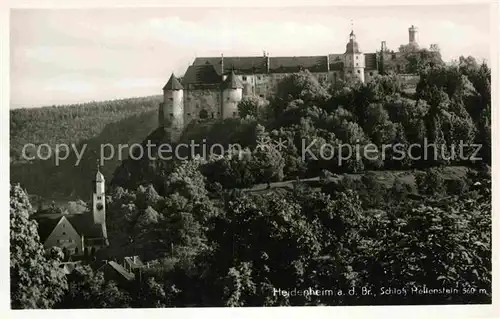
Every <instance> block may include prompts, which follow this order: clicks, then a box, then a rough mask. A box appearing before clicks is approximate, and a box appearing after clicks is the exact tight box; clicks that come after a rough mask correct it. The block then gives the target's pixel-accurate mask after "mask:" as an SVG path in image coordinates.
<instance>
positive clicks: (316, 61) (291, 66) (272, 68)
mask: <svg viewBox="0 0 500 319" xmlns="http://www.w3.org/2000/svg"><path fill="white" fill-rule="evenodd" d="M300 70H309V71H310V72H327V71H328V57H327V56H326V55H317V56H291V57H271V58H269V73H293V72H299V71H300Z"/></svg>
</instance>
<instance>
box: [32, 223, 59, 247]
mask: <svg viewBox="0 0 500 319" xmlns="http://www.w3.org/2000/svg"><path fill="white" fill-rule="evenodd" d="M61 218H62V216H61V217H59V218H37V219H36V222H37V223H38V236H39V237H40V242H41V243H44V242H45V240H47V238H48V237H49V235H50V234H51V233H52V231H53V230H54V228H55V227H56V225H57V224H58V223H59V221H60V220H61Z"/></svg>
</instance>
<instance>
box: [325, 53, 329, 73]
mask: <svg viewBox="0 0 500 319" xmlns="http://www.w3.org/2000/svg"><path fill="white" fill-rule="evenodd" d="M326 71H327V72H330V55H329V54H327V55H326Z"/></svg>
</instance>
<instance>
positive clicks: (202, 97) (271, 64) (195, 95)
mask: <svg viewBox="0 0 500 319" xmlns="http://www.w3.org/2000/svg"><path fill="white" fill-rule="evenodd" d="M408 31H409V45H414V46H418V44H417V28H415V27H414V26H411V27H410V28H409V30H408ZM385 56H386V48H385V41H383V42H382V48H381V51H380V54H377V52H375V53H363V52H362V51H361V49H360V46H359V44H358V42H357V41H356V35H355V34H354V31H351V33H350V34H349V42H348V43H347V45H346V50H345V52H344V53H339V54H328V55H318V56H293V57H292V56H289V57H270V56H269V55H268V54H267V53H265V52H264V54H263V55H262V56H245V57H225V56H224V55H221V56H220V57H198V58H196V59H195V60H194V62H193V64H192V65H190V66H189V67H188V68H187V70H186V72H185V74H184V77H183V78H182V81H179V79H177V78H176V77H175V75H174V74H172V75H171V76H170V79H169V80H168V82H167V84H166V85H165V86H164V87H163V103H160V108H159V112H158V113H159V114H158V124H159V127H165V126H166V125H167V123H170V124H171V125H170V132H171V138H172V140H174V141H176V140H178V138H179V137H180V135H181V133H182V130H183V129H184V127H185V126H186V125H188V124H189V123H190V122H191V121H193V120H195V119H198V120H203V119H209V118H222V119H226V118H232V117H237V116H238V103H239V102H240V101H241V100H242V98H243V97H244V96H259V97H262V98H266V97H269V96H272V95H273V93H274V91H275V89H276V87H277V84H278V82H279V81H280V80H281V79H282V78H284V77H286V76H287V75H289V74H292V73H296V72H299V71H301V70H308V71H309V72H311V73H312V74H313V75H314V76H316V77H317V78H318V80H319V81H321V82H330V83H335V82H336V81H338V80H339V79H346V78H349V77H351V78H356V79H358V80H359V81H361V82H365V81H370V79H372V78H373V77H374V76H375V75H377V74H378V73H379V71H380V64H382V63H383V60H384V59H385V58H386V57H385ZM392 58H393V59H394V58H395V53H392ZM181 82H182V83H181Z"/></svg>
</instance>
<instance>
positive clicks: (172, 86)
mask: <svg viewBox="0 0 500 319" xmlns="http://www.w3.org/2000/svg"><path fill="white" fill-rule="evenodd" d="M163 89H164V90H182V89H183V87H182V84H181V83H180V82H179V80H178V79H177V78H176V77H175V75H174V74H173V73H172V74H171V75H170V79H168V82H167V84H165V86H164V87H163Z"/></svg>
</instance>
